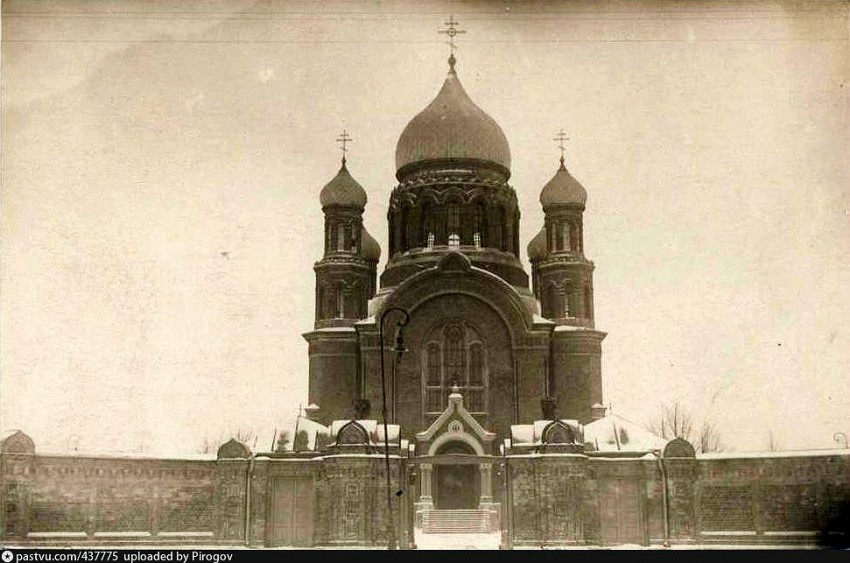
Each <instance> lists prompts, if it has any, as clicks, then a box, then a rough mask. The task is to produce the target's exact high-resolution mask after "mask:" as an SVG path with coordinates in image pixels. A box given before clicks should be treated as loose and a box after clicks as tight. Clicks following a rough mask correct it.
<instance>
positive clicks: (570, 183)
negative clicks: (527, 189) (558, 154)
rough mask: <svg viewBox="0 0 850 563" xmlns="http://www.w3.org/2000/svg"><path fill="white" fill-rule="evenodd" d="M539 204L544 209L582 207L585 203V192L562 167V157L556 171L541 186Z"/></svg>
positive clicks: (564, 167)
mask: <svg viewBox="0 0 850 563" xmlns="http://www.w3.org/2000/svg"><path fill="white" fill-rule="evenodd" d="M540 203H541V204H543V207H544V208H545V207H548V206H550V205H570V204H572V205H581V206H584V204H585V203H587V191H586V190H585V189H584V186H582V185H581V184H580V183H579V181H578V180H576V179H575V178H573V176H572V174H570V173H569V171H568V170H567V167H566V166H564V159H563V157H562V158H561V166H560V167H558V171H557V172H555V175H554V176H553V177H552V179H551V180H549V181H548V182H547V183H546V185H545V186H543V190H542V191H541V192H540Z"/></svg>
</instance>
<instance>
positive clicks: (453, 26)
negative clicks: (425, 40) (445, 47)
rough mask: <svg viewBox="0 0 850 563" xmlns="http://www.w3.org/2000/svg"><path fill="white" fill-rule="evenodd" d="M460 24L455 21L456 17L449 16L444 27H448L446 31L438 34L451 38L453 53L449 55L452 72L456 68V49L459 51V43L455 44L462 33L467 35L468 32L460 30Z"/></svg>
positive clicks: (439, 31) (440, 31) (442, 30)
mask: <svg viewBox="0 0 850 563" xmlns="http://www.w3.org/2000/svg"><path fill="white" fill-rule="evenodd" d="M459 23H460V22H457V21H455V18H454V16H449V21H447V22H443V25H445V26H446V29H440V30H438V31H437V33H445V34H446V35H447V36H448V38H449V49H450V51H451V53H450V54H449V66H450V67H451V69H452V71H454V68H455V61H456V59H455V49H457V43H455V37H457V36H458V35H460V34H462V33H466V30H463V29H458V28H457V26H458V24H459Z"/></svg>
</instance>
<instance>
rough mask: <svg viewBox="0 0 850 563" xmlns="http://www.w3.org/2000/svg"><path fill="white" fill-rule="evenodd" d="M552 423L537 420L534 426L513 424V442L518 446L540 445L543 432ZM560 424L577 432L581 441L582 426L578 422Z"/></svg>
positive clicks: (569, 421)
mask: <svg viewBox="0 0 850 563" xmlns="http://www.w3.org/2000/svg"><path fill="white" fill-rule="evenodd" d="M552 422H553V421H551V420H535V421H534V423H532V424H513V425H511V441H512V442H513V443H514V444H518V445H523V444H539V443H541V442H542V441H543V431H544V430H545V429H546V427H547V426H549V425H550V424H552ZM560 422H563V423H564V424H566V425H567V426H569V427H570V428H572V429H573V430H575V431H576V432H577V436H578V438H579V439H580V436H581V425H580V424H579V423H578V421H577V420H571V419H561V420H560Z"/></svg>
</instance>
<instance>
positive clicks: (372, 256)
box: [360, 227, 381, 262]
mask: <svg viewBox="0 0 850 563" xmlns="http://www.w3.org/2000/svg"><path fill="white" fill-rule="evenodd" d="M362 237H363V238H362V240H361V243H360V255H361V256H362V257H363V258H364V259H365V260H368V261H374V262H377V261H378V260H380V259H381V247H380V245H378V241H376V240H375V238H374V237H373V236H372V235H370V234H369V231H367V230H366V228H365V227H364V228H363V231H362Z"/></svg>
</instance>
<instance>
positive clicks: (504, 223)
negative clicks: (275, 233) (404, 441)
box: [305, 57, 605, 453]
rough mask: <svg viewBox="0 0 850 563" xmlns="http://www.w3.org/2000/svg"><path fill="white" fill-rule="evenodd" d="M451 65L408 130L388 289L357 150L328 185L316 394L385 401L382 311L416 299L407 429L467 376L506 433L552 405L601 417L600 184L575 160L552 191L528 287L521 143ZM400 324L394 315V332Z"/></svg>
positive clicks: (343, 408) (405, 360) (390, 231)
mask: <svg viewBox="0 0 850 563" xmlns="http://www.w3.org/2000/svg"><path fill="white" fill-rule="evenodd" d="M449 62H450V68H449V73H448V76H447V77H446V80H445V82H444V83H443V86H442V89H441V90H440V92H439V94H438V95H437V97H436V98H435V99H434V100H433V101H432V102H431V104H429V105H428V107H427V108H425V109H424V110H423V111H422V112H421V113H420V114H419V115H417V116H416V117H414V118H413V120H412V121H411V122H410V123H409V124H408V125H407V127H406V128H405V130H404V132H403V133H402V134H401V138H400V139H399V141H398V145H397V148H396V163H395V164H396V169H397V172H396V177H397V179H398V185H397V186H395V188H394V189H393V190H392V192H391V193H390V194H389V198H388V199H389V206H388V207H389V212H388V216H387V240H388V248H387V254H388V257H387V264H386V267H385V269H384V271H383V272H382V273H381V276H380V286H378V284H377V283H376V277H377V275H376V268H375V266H376V263H377V260H378V259H379V257H380V253H381V249H380V248H379V247H378V245H377V243H376V242H375V240H374V238H372V236H371V235H369V233H368V232H366V231H365V229H364V228H363V224H362V213H363V211H364V207H365V204H366V193H365V191H364V190H363V188H362V187H361V186H360V185H359V184H358V183H357V182H356V180H354V178H352V176H351V174H350V173H349V171H348V170H347V167H346V164H345V162H344V161H343V166H342V168H341V170H340V171H339V173H338V174H337V176H336V177H335V178H334V179H333V180H331V182H329V183H328V184H327V185H326V186H325V187H324V189H323V190H322V192H321V197H320V199H321V204H322V209H323V211H324V213H325V232H324V235H325V252H324V256H323V257H322V259H321V260H320V261H319V262H318V263H317V264H316V267H315V271H316V322H315V329H314V330H313V331H312V332H309V333H307V334H306V335H305V338H306V339H307V341H308V342H309V354H310V386H309V393H310V397H309V401H310V403H312V404H314V405H317V406H318V407H319V410H318V411H317V413H316V414H317V420H320V421H322V422H324V423H325V424H329V423H330V422H332V421H333V420H336V419H344V418H351V417H354V416H355V415H357V416H361V415H365V413H366V411H365V410H363V409H368V408H370V407H371V408H375V407H376V406H380V405H381V403H382V395H381V393H382V389H381V380H380V378H379V377H376V374H378V373H379V372H380V345H379V343H378V341H377V336H378V334H379V332H380V328H381V327H380V326H379V322H380V320H381V319H382V318H383V316H384V314H385V312H386V311H391V310H393V309H394V308H401V309H403V310H404V311H406V312H407V313H408V314H409V322H408V323H407V324H406V325H405V326H404V328H403V340H404V346H405V352H404V353H403V354H401V355H393V358H392V362H393V365H392V371H393V374H392V377H391V379H392V381H391V384H390V385H389V389H388V394H389V395H388V401H389V403H390V408H389V415H390V420H391V421H392V423H394V424H398V425H399V426H400V427H401V432H402V436H403V437H405V438H408V439H412V438H413V437H414V435H415V434H416V432H419V431H421V430H425V429H427V428H428V427H429V425H430V424H431V423H433V422H434V420H436V418H437V417H438V416H439V415H440V413H441V412H442V411H443V410H444V408H445V407H446V405H447V400H448V396H449V394H450V392H451V389H452V388H453V387H457V388H458V390H459V392H460V393H461V394H462V395H463V396H464V398H465V400H466V406H467V408H468V409H469V412H470V413H472V415H473V417H474V418H475V419H476V420H477V421H478V423H480V424H482V425H483V426H484V427H486V428H487V429H488V431H491V432H493V433H495V434H496V435H497V436H498V437H500V438H506V437H508V436H509V434H510V427H511V425H512V424H517V423H519V422H523V421H525V422H528V421H533V420H536V419H538V418H541V408H545V409H548V411H551V412H550V413H549V414H551V413H554V412H556V411H557V412H559V413H560V416H563V417H564V418H568V419H572V420H576V421H578V422H580V423H586V422H590V421H591V420H592V419H593V416H594V415H593V409H594V408H596V409H597V414H599V413H598V411H599V409H600V407H599V404H601V402H602V382H601V367H600V357H601V343H602V340H603V339H604V337H605V333H603V332H600V331H597V330H595V328H594V320H593V262H591V261H590V260H588V259H587V258H586V257H585V255H584V245H583V225H582V214H583V211H584V206H585V202H586V199H587V194H586V192H585V190H584V188H583V187H582V186H581V185H580V184H579V183H578V182H577V181H576V180H575V179H574V178H573V177H572V176H571V175H570V173H569V172H568V171H567V170H566V168H565V166H564V163H563V159H562V161H561V166H560V168H559V169H558V170H557V171H556V173H555V175H554V177H553V178H552V180H551V181H550V182H549V183H548V184H547V185H546V186H545V187H543V190H542V192H541V195H540V200H541V203H542V204H543V210H544V212H545V215H546V219H545V225H544V226H543V228H542V229H541V230H540V234H538V236H537V237H535V238H534V240H533V241H532V242H531V244H530V245H529V247H528V252H529V256H530V258H531V261H532V273H531V284H529V276H528V274H527V273H526V272H525V270H524V268H523V265H522V262H521V260H520V257H521V248H520V241H519V222H520V212H519V208H518V205H517V197H516V193H515V191H514V188H513V187H512V186H511V185H510V183H509V180H510V164H511V157H510V148H509V145H508V141H507V139H506V138H505V135H504V133H503V132H502V130H501V128H500V127H499V125H498V124H497V123H496V122H495V121H494V120H493V119H492V118H491V117H490V116H489V115H487V114H486V113H485V112H484V111H482V110H481V109H480V108H479V107H478V106H476V105H475V103H474V102H473V101H472V100H471V99H470V98H469V96H468V95H467V94H466V92H465V91H464V88H463V86H462V85H461V82H460V79H459V78H458V75H457V73H456V70H455V64H456V62H455V59H454V57H452V59H450V61H449ZM397 320H398V316H397V315H396V317H395V318H393V319H389V318H388V319H387V323H389V324H388V325H387V326H389V330H391V331H392V334H390V335H389V337H390V339H392V338H394V336H395V330H394V329H395V326H396V322H395V321H397ZM385 329H386V327H385ZM385 344H386V343H385ZM390 345H392V343H390ZM594 406H595V407H594ZM358 409H360V410H358ZM550 418H551V417H550ZM493 453H495V452H493Z"/></svg>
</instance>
